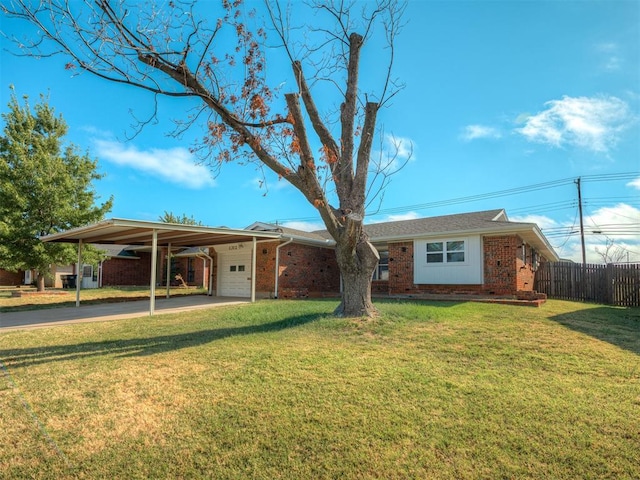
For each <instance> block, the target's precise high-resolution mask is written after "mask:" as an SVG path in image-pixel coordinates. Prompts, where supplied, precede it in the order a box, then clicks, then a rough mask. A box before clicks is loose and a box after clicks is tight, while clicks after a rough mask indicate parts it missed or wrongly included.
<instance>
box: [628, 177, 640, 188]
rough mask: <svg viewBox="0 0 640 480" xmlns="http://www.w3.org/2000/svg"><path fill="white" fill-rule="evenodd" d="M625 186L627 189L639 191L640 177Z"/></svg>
mask: <svg viewBox="0 0 640 480" xmlns="http://www.w3.org/2000/svg"><path fill="white" fill-rule="evenodd" d="M626 186H627V187H632V188H636V189H638V190H640V177H638V178H636V179H635V180H632V181H630V182H629V183H627V185H626Z"/></svg>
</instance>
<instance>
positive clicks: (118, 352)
mask: <svg viewBox="0 0 640 480" xmlns="http://www.w3.org/2000/svg"><path fill="white" fill-rule="evenodd" d="M324 316H325V314H309V315H299V316H295V317H288V318H284V319H281V320H277V321H275V322H271V323H264V324H259V325H246V326H242V327H225V328H215V329H209V330H200V331H195V332H188V333H181V334H175V335H162V336H156V337H147V338H131V339H125V340H105V341H102V342H87V343H79V344H75V345H52V346H47V347H33V348H16V349H7V350H2V351H0V355H1V356H2V358H0V360H2V361H3V363H5V365H7V366H10V367H12V368H19V367H26V366H30V365H39V364H42V363H48V362H59V361H69V360H75V359H84V358H90V357H96V356H102V355H112V356H116V357H135V356H145V355H155V354H157V353H163V352H169V351H174V350H180V349H182V348H189V347H196V346H199V345H204V344H207V343H210V342H214V341H217V340H222V339H225V338H229V337H234V336H239V335H251V334H259V333H268V332H276V331H281V330H286V329H289V328H294V327H298V326H301V325H304V324H307V323H310V322H314V321H316V320H319V319H320V318H323V317H324Z"/></svg>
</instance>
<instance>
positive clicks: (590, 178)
mask: <svg viewBox="0 0 640 480" xmlns="http://www.w3.org/2000/svg"><path fill="white" fill-rule="evenodd" d="M639 176H640V172H625V173H612V174H600V175H586V176H583V177H581V179H582V182H583V183H584V182H604V181H614V180H634V179H636V178H638V177H639ZM574 182H575V178H563V179H560V180H552V181H549V182H542V183H536V184H533V185H525V186H522V187H516V188H509V189H506V190H498V191H495V192H487V193H481V194H476V195H468V196H465V197H457V198H451V199H446V200H438V201H433V202H427V203H418V204H413V205H405V206H398V207H390V208H385V209H381V210H378V211H376V212H375V215H391V214H399V213H407V212H411V211H416V210H427V209H431V208H438V207H445V206H451V205H459V204H463V203H472V202H478V201H481V200H487V199H491V198H499V197H506V196H511V195H519V194H522V193H529V192H536V191H540V190H547V189H550V188H556V187H561V186H564V185H569V184H572V183H574ZM596 198H598V197H596ZM606 198H607V197H601V199H606ZM614 198H617V197H614ZM557 203H558V204H561V203H562V202H557ZM574 205H575V204H574ZM571 207H572V206H571V205H570V206H566V207H562V206H561V205H558V207H557V208H556V210H561V209H567V208H571ZM515 211H527V210H524V209H517V210H515ZM542 211H553V210H541V211H537V212H536V213H541V212H542ZM367 215H369V216H372V215H373V214H372V213H369V214H367ZM315 220H317V217H315V216H313V217H294V218H285V219H278V220H276V221H273V223H285V222H292V221H315Z"/></svg>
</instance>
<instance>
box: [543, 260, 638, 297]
mask: <svg viewBox="0 0 640 480" xmlns="http://www.w3.org/2000/svg"><path fill="white" fill-rule="evenodd" d="M534 285H535V287H534V288H535V290H537V291H538V292H540V293H546V294H547V296H548V297H549V298H558V299H563V300H581V301H587V302H596V303H602V304H606V305H618V306H623V307H639V306H640V264H618V265H611V264H610V265H598V264H587V265H584V266H583V265H582V264H581V263H568V262H560V263H549V262H547V263H543V264H542V265H540V268H538V271H537V272H536V276H535V283H534Z"/></svg>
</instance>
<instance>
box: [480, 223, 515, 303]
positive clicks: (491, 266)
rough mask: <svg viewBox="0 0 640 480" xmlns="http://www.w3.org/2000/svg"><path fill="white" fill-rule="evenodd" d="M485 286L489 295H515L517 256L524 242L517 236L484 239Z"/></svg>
mask: <svg viewBox="0 0 640 480" xmlns="http://www.w3.org/2000/svg"><path fill="white" fill-rule="evenodd" d="M483 244H484V255H483V256H484V286H485V290H486V292H487V293H489V294H495V295H505V294H512V293H515V292H516V291H517V290H518V289H517V286H516V282H517V279H516V275H517V268H516V260H517V259H516V256H517V254H518V247H519V246H520V244H522V240H520V237H518V236H517V235H504V236H499V237H484V238H483Z"/></svg>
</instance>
